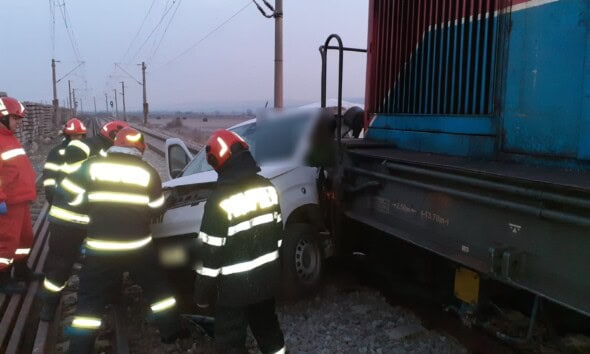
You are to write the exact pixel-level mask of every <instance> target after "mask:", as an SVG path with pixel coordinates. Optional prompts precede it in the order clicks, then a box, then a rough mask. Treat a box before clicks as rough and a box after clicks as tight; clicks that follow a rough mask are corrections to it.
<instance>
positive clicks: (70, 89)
mask: <svg viewBox="0 0 590 354" xmlns="http://www.w3.org/2000/svg"><path fill="white" fill-rule="evenodd" d="M68 91H69V99H68V108H69V109H70V114H69V115H68V117H70V118H72V85H71V83H70V80H68Z"/></svg>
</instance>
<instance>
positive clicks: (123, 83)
mask: <svg viewBox="0 0 590 354" xmlns="http://www.w3.org/2000/svg"><path fill="white" fill-rule="evenodd" d="M121 96H123V120H124V121H127V110H126V109H125V81H121Z"/></svg>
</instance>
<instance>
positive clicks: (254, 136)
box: [152, 108, 334, 298]
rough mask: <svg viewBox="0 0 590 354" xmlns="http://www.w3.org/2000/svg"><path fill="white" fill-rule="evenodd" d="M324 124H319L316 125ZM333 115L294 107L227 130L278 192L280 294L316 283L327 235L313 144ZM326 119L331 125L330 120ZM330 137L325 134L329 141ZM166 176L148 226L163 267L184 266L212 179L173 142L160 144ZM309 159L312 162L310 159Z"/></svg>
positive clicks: (320, 148)
mask: <svg viewBox="0 0 590 354" xmlns="http://www.w3.org/2000/svg"><path fill="white" fill-rule="evenodd" d="M322 122H323V123H326V122H327V123H326V124H321V123H322ZM333 123H334V117H333V115H330V114H328V113H326V111H325V110H320V109H312V108H306V109H296V110H293V111H288V112H284V113H279V114H269V115H268V116H266V117H264V118H259V119H251V120H248V121H246V122H243V123H241V124H238V125H235V126H233V127H231V128H229V130H231V131H233V132H235V133H237V134H239V135H240V136H241V137H242V138H244V140H246V142H247V143H248V145H249V146H250V150H251V152H252V154H253V156H254V158H255V159H256V161H257V162H258V164H259V166H260V167H261V172H259V174H260V175H262V176H264V177H266V178H268V179H270V180H271V182H272V183H273V184H274V185H275V187H276V188H277V190H278V192H279V196H280V204H281V210H282V215H283V224H284V230H285V234H284V236H283V240H284V241H283V244H282V247H281V252H282V254H281V260H282V265H283V290H284V291H283V294H284V295H287V296H288V297H293V298H297V297H300V296H303V295H305V294H307V293H309V292H311V291H313V290H314V289H315V288H316V287H317V286H318V285H319V283H320V280H321V277H322V270H323V264H324V257H325V256H326V255H328V254H329V253H330V252H331V249H330V245H331V242H330V241H331V240H330V233H329V231H328V228H327V227H326V225H325V223H324V221H325V220H327V217H326V214H325V211H326V210H325V208H320V204H322V200H325V198H323V195H321V193H318V191H319V190H322V181H324V180H325V171H324V170H323V168H322V167H320V166H322V165H324V164H323V162H322V163H318V158H317V157H318V156H328V155H330V153H328V152H327V151H326V150H329V149H326V146H325V144H324V145H322V144H320V143H318V141H323V142H324V143H325V141H326V140H325V139H324V140H322V139H319V140H318V136H321V135H322V134H323V132H324V131H325V129H324V130H323V131H322V128H325V127H327V126H329V127H328V130H330V129H331V131H332V132H333V126H334V125H333ZM331 124H332V125H331ZM329 139H330V140H331V137H330V138H329ZM166 161H167V163H168V172H169V174H170V178H171V179H170V180H169V181H167V182H165V183H164V184H163V187H164V190H165V191H166V195H167V202H166V205H167V210H166V212H165V213H164V214H163V216H162V217H161V218H160V219H159V220H156V222H154V223H153V225H152V234H153V237H154V239H155V241H156V243H157V244H158V246H159V255H160V261H161V263H162V264H163V265H165V266H167V267H170V268H174V267H186V262H187V261H188V260H189V259H191V256H192V255H190V254H188V250H190V249H191V247H190V246H188V245H189V243H192V242H194V240H195V239H196V237H197V235H198V233H199V229H200V225H201V220H202V217H203V210H204V205H205V203H206V200H207V196H208V195H209V193H210V192H211V189H212V187H213V186H214V184H215V182H216V180H217V173H216V172H215V171H213V169H212V168H211V167H210V166H209V165H208V164H207V161H206V158H205V151H204V149H203V150H201V151H200V152H199V153H197V154H196V155H195V156H194V157H193V156H192V155H191V153H190V152H189V150H188V149H187V147H186V145H185V144H184V143H183V142H182V141H181V140H180V139H176V138H173V139H168V140H167V141H166ZM312 161H313V162H312Z"/></svg>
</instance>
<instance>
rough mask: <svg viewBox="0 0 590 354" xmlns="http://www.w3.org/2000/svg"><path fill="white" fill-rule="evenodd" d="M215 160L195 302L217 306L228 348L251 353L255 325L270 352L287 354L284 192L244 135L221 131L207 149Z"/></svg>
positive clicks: (222, 345)
mask: <svg viewBox="0 0 590 354" xmlns="http://www.w3.org/2000/svg"><path fill="white" fill-rule="evenodd" d="M206 153H207V162H208V163H209V164H210V165H211V166H212V167H213V168H214V169H215V170H216V171H217V173H218V179H217V185H216V188H215V190H214V191H213V192H212V194H211V196H210V197H209V198H208V199H207V203H206V205H205V212H204V214H203V221H202V224H201V231H200V232H199V236H198V237H199V241H200V242H202V245H201V251H202V252H201V262H202V263H199V264H198V265H197V266H196V272H197V278H196V282H195V300H196V302H197V305H198V306H200V307H207V306H208V304H209V303H210V302H212V301H211V300H212V299H215V300H216V305H215V329H214V331H215V341H216V346H217V350H218V351H219V352H220V353H247V352H248V351H247V350H246V348H245V340H246V329H247V327H248V326H250V329H251V330H252V333H253V334H254V337H255V338H256V341H257V342H258V345H259V347H260V349H261V351H262V352H263V353H284V352H285V344H284V338H283V333H282V331H281V329H280V326H279V322H278V319H277V316H276V314H275V300H274V297H275V292H276V290H277V286H278V283H279V275H280V265H279V249H280V246H281V242H282V232H283V224H282V222H281V212H280V207H279V200H278V195H277V191H276V189H275V188H274V187H273V185H272V184H271V183H270V181H268V180H267V179H266V178H264V177H261V176H259V175H258V174H257V173H258V172H259V171H260V168H259V167H258V166H257V165H256V162H255V161H254V159H253V157H252V155H251V154H250V151H249V148H248V145H247V144H246V142H245V141H244V140H243V139H242V138H241V137H239V136H238V135H236V134H234V133H232V132H230V131H227V130H218V131H216V132H214V133H213V135H212V136H211V137H210V138H209V141H208V143H207V146H206Z"/></svg>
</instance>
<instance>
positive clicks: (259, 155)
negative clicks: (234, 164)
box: [182, 113, 311, 176]
mask: <svg viewBox="0 0 590 354" xmlns="http://www.w3.org/2000/svg"><path fill="white" fill-rule="evenodd" d="M310 117H311V116H310V115H309V114H301V113H299V114H295V115H289V116H286V117H280V118H277V119H265V120H263V121H260V122H258V123H257V122H252V123H249V124H244V125H241V126H238V127H235V128H230V129H229V130H231V131H233V132H234V133H236V134H238V135H239V136H241V137H242V138H244V140H246V142H247V143H248V145H249V146H250V151H251V152H252V155H253V156H254V159H255V160H256V162H258V164H260V165H262V164H264V163H267V162H270V161H277V160H284V159H289V158H291V157H292V156H293V154H294V153H295V149H296V148H297V146H298V143H299V141H300V140H301V135H302V134H303V131H304V129H305V126H306V123H307V122H308V121H309V119H310ZM211 170H213V168H212V167H211V166H210V165H209V164H208V163H207V159H206V157H205V149H201V151H199V153H198V154H197V155H196V156H195V158H194V159H193V160H192V161H191V162H190V163H189V164H188V165H187V166H186V167H185V169H184V171H183V172H182V176H189V175H192V174H195V173H200V172H205V171H211Z"/></svg>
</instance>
